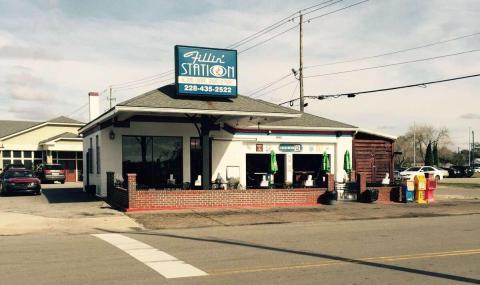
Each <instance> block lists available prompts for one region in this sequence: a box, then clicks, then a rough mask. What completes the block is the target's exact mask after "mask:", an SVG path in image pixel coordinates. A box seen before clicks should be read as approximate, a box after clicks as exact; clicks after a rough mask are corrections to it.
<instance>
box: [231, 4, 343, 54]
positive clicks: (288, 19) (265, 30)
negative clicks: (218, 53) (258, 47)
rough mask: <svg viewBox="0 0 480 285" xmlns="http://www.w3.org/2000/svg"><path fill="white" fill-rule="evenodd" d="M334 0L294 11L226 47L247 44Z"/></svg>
mask: <svg viewBox="0 0 480 285" xmlns="http://www.w3.org/2000/svg"><path fill="white" fill-rule="evenodd" d="M332 1H334V0H328V1H323V2H321V3H318V4H315V5H312V6H309V7H307V8H303V9H301V10H299V11H297V12H295V13H292V14H290V15H289V16H287V17H285V18H283V19H281V20H279V21H277V22H275V23H273V24H271V25H270V26H268V27H266V28H263V29H262V30H260V31H258V32H256V33H254V34H252V35H250V36H248V37H245V38H243V39H242V40H240V41H237V42H235V43H233V44H231V45H229V46H227V47H226V48H229V49H232V48H238V47H240V46H242V45H244V44H246V43H248V42H250V41H252V40H254V39H256V38H258V37H260V36H262V35H264V34H266V33H269V32H271V31H273V30H276V29H278V28H280V27H282V26H283V25H285V24H287V23H288V22H291V21H293V19H295V18H296V17H294V16H295V15H297V14H300V13H302V12H304V11H308V10H310V9H313V8H315V7H318V6H321V5H324V4H327V3H329V2H332ZM341 1H344V0H337V2H336V3H338V2H341ZM318 9H322V8H317V9H315V10H313V11H317V10H318ZM313 11H311V12H308V13H312V12H313ZM297 17H298V16H297Z"/></svg>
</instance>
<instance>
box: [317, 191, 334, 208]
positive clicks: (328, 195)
mask: <svg viewBox="0 0 480 285" xmlns="http://www.w3.org/2000/svg"><path fill="white" fill-rule="evenodd" d="M321 198H322V201H321V202H322V203H323V204H326V205H335V204H336V203H337V200H338V193H337V190H333V191H326V192H325V193H323V195H322V197H321Z"/></svg>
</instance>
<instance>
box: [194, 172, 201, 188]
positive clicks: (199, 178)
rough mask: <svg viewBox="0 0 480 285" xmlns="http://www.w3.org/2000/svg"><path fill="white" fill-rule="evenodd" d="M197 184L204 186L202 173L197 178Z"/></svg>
mask: <svg viewBox="0 0 480 285" xmlns="http://www.w3.org/2000/svg"><path fill="white" fill-rule="evenodd" d="M194 185H195V186H202V175H198V176H197V180H195V183H194Z"/></svg>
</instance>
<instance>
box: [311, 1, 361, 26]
mask: <svg viewBox="0 0 480 285" xmlns="http://www.w3.org/2000/svg"><path fill="white" fill-rule="evenodd" d="M368 1H370V0H363V1H359V2H356V3H353V4H351V5H348V6H345V7H342V8H340V9H337V10H333V11H331V12H328V13H325V14H322V15H319V16H315V17H312V18H309V19H306V20H305V21H304V22H307V23H310V22H311V21H313V20H315V19H318V18H323V17H325V16H328V15H330V14H334V13H337V12H340V11H343V10H346V9H349V8H352V7H354V6H357V5H360V4H363V3H365V2H368Z"/></svg>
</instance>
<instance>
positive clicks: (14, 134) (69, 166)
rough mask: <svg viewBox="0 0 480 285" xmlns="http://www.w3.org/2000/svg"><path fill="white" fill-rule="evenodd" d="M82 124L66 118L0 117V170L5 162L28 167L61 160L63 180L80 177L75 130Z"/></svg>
mask: <svg viewBox="0 0 480 285" xmlns="http://www.w3.org/2000/svg"><path fill="white" fill-rule="evenodd" d="M82 126H84V123H82V122H79V121H77V120H73V119H70V118H67V117H63V116H62V117H58V118H55V119H52V120H48V121H46V122H33V121H6V120H0V150H1V151H0V169H3V168H4V167H5V166H7V165H8V164H11V163H14V164H20V163H21V164H23V165H25V167H27V168H32V169H33V168H34V167H35V166H36V165H38V164H40V163H42V162H46V163H60V164H62V165H63V166H64V167H65V170H66V175H67V177H66V181H79V180H81V176H82V169H83V168H82V166H83V163H82V138H81V137H79V135H78V129H79V128H81V127H82Z"/></svg>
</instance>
